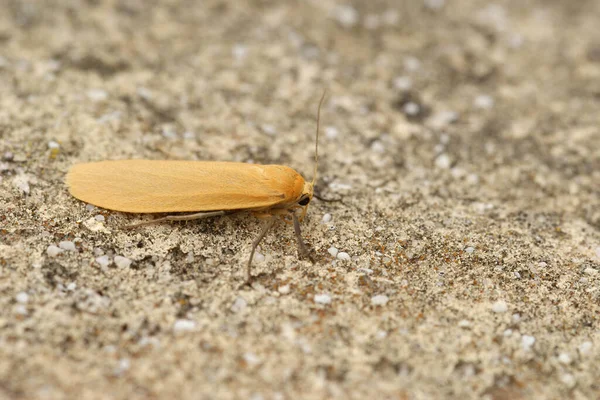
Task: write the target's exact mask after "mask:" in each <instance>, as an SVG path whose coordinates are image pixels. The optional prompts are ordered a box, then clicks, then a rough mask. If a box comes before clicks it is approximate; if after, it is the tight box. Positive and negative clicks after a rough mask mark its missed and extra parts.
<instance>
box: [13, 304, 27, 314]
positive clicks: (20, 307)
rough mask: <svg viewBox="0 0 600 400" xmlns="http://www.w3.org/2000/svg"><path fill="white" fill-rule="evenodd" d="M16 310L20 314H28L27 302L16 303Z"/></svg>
mask: <svg viewBox="0 0 600 400" xmlns="http://www.w3.org/2000/svg"><path fill="white" fill-rule="evenodd" d="M14 311H15V314H19V315H27V314H28V312H27V307H25V304H16V305H15V307H14Z"/></svg>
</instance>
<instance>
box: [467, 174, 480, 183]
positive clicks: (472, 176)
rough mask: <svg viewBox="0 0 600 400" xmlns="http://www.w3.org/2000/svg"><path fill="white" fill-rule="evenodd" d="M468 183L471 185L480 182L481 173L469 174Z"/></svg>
mask: <svg viewBox="0 0 600 400" xmlns="http://www.w3.org/2000/svg"><path fill="white" fill-rule="evenodd" d="M467 183H468V184H469V185H477V184H478V183H479V175H477V174H469V175H468V176H467Z"/></svg>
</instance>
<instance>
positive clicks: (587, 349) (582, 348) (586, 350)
mask: <svg viewBox="0 0 600 400" xmlns="http://www.w3.org/2000/svg"><path fill="white" fill-rule="evenodd" d="M592 347H593V344H592V342H583V343H581V344H580V345H579V346H578V347H577V350H579V354H581V356H582V357H585V356H589V355H590V353H591V351H592Z"/></svg>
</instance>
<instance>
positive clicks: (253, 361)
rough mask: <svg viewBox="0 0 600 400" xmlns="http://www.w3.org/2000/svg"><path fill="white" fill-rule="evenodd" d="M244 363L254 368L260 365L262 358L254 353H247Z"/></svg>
mask: <svg viewBox="0 0 600 400" xmlns="http://www.w3.org/2000/svg"><path fill="white" fill-rule="evenodd" d="M244 361H246V364H248V365H249V366H251V367H254V366H256V365H258V364H259V363H260V358H258V356H257V355H256V354H254V353H245V354H244Z"/></svg>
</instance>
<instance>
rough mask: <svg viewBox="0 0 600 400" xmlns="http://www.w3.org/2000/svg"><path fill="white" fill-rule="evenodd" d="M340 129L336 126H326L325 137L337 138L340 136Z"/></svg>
mask: <svg viewBox="0 0 600 400" xmlns="http://www.w3.org/2000/svg"><path fill="white" fill-rule="evenodd" d="M338 135H339V131H338V129H337V128H336V127H335V126H326V127H325V137H326V138H327V139H329V140H332V139H335V138H336V137H338Z"/></svg>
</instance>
